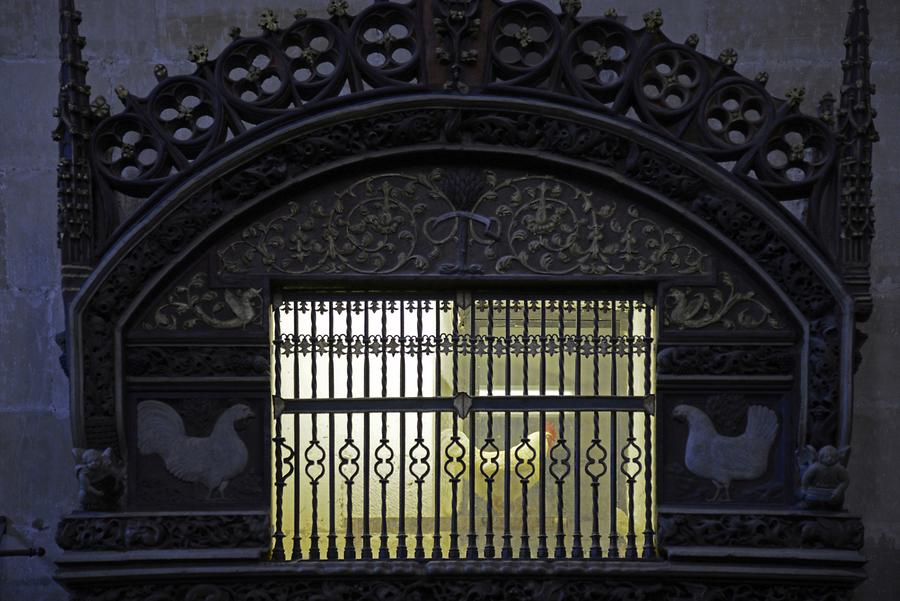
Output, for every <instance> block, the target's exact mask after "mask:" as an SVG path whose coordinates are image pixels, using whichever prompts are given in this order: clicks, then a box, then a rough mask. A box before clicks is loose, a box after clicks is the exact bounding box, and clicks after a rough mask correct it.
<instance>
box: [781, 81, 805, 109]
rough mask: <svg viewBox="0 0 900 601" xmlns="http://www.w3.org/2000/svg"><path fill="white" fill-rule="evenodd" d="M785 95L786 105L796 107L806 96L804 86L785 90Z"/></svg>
mask: <svg viewBox="0 0 900 601" xmlns="http://www.w3.org/2000/svg"><path fill="white" fill-rule="evenodd" d="M785 97H786V98H787V102H788V106H791V107H798V106H800V103H801V102H803V99H804V98H806V88H804V87H803V86H795V87H793V88H791V89H790V90H788V91H787V94H785Z"/></svg>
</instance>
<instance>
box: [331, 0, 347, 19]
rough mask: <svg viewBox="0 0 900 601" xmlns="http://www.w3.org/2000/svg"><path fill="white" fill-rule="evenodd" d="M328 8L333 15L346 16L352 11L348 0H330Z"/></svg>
mask: <svg viewBox="0 0 900 601" xmlns="http://www.w3.org/2000/svg"><path fill="white" fill-rule="evenodd" d="M327 10H328V14H329V15H331V16H332V17H346V16H347V15H348V14H349V12H350V5H349V4H348V3H347V0H329V1H328V9H327Z"/></svg>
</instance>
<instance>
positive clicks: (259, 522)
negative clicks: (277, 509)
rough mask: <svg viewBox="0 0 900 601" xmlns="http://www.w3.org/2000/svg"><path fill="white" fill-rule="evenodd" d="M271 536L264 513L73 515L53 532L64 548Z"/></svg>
mask: <svg viewBox="0 0 900 601" xmlns="http://www.w3.org/2000/svg"><path fill="white" fill-rule="evenodd" d="M269 537H270V532H269V516H268V515H266V514H211V515H199V514H191V515H129V514H108V515H102V516H95V515H91V516H79V515H71V516H68V517H65V518H63V519H62V521H60V523H59V526H58V528H57V530H56V544H58V545H59V546H60V548H61V549H64V550H66V551H139V550H146V549H235V548H245V547H247V548H256V547H259V548H267V547H268V546H269V541H270V538H269Z"/></svg>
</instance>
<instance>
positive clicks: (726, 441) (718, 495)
mask: <svg viewBox="0 0 900 601" xmlns="http://www.w3.org/2000/svg"><path fill="white" fill-rule="evenodd" d="M672 416H673V417H674V418H676V419H681V420H685V421H687V424H688V439H687V444H686V445H685V449H684V465H685V467H687V469H688V470H689V471H690V472H691V473H693V474H694V475H696V476H699V477H701V478H708V479H710V480H712V482H713V484H714V485H715V487H716V492H715V494H714V495H713V497H712V498H711V499H709V500H710V501H730V500H731V482H732V481H733V480H753V479H754V478H759V477H760V476H762V475H763V474H764V473H765V472H766V466H767V465H768V463H769V450H770V449H771V448H772V443H773V442H774V441H775V434H776V433H777V432H778V418H777V417H776V416H775V412H774V411H772V410H771V409H768V408H766V407H762V406H759V405H754V406H752V407H750V408H749V409H748V410H747V428H746V429H745V430H744V433H743V434H741V435H740V436H723V435H721V434H719V433H718V432H717V431H716V427H715V426H714V425H713V423H712V420H710V419H709V416H707V415H706V414H705V413H704V412H703V411H701V410H700V409H698V408H696V407H691V406H690V405H678V406H677V407H675V409H674V410H673V411H672Z"/></svg>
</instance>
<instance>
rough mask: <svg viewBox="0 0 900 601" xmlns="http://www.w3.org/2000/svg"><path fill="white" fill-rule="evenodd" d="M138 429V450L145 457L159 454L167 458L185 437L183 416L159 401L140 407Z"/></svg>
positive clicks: (144, 403)
mask: <svg viewBox="0 0 900 601" xmlns="http://www.w3.org/2000/svg"><path fill="white" fill-rule="evenodd" d="M137 429H138V433H137V434H138V436H137V443H138V450H140V452H141V453H143V454H145V455H149V454H152V453H159V454H160V455H162V456H163V457H165V455H166V452H167V451H168V450H169V449H171V448H172V444H173V443H174V442H175V441H177V440H179V439H181V438H183V437H184V436H185V432H184V422H183V421H182V419H181V416H180V415H178V413H177V412H176V411H175V410H174V409H173V408H172V407H170V406H169V405H167V404H165V403H161V402H159V401H144V402H142V403H140V404H139V405H138V415H137Z"/></svg>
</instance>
